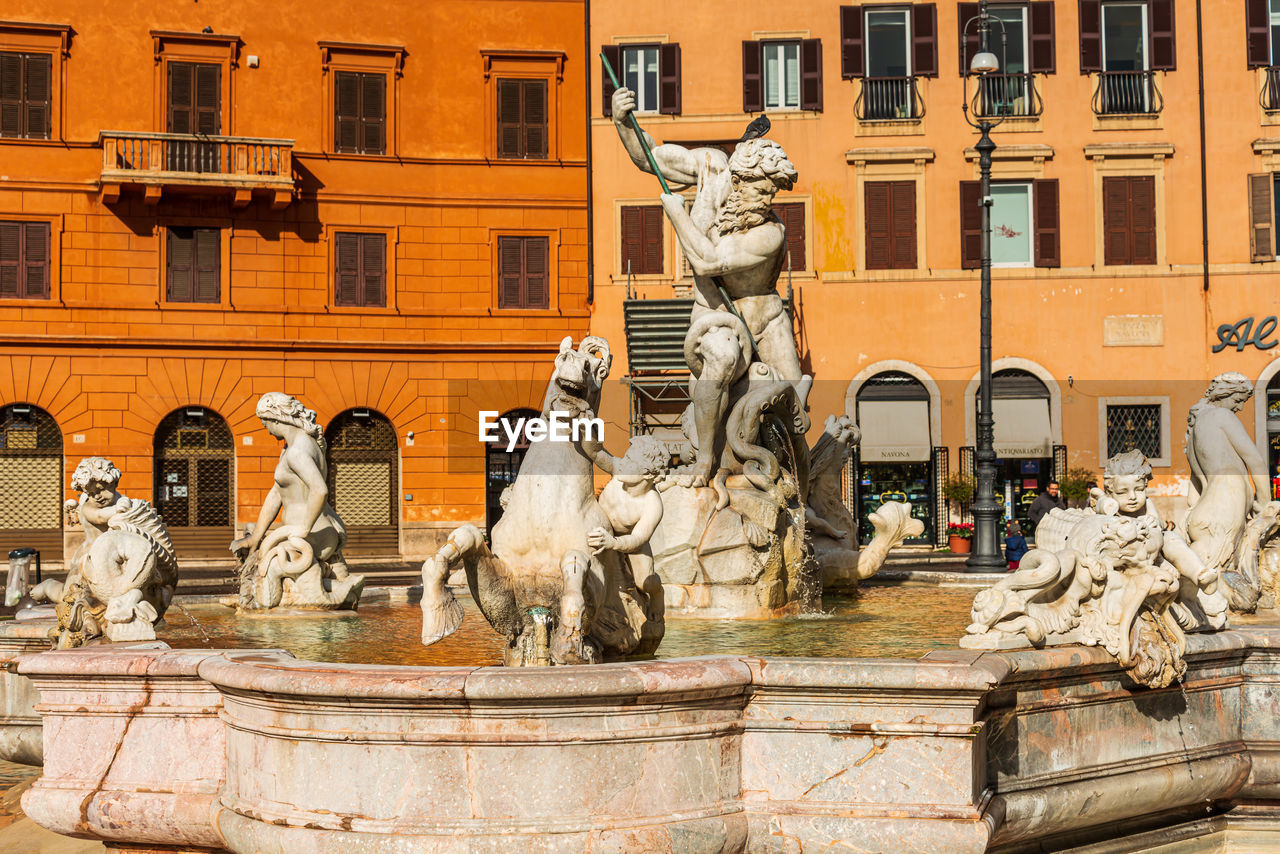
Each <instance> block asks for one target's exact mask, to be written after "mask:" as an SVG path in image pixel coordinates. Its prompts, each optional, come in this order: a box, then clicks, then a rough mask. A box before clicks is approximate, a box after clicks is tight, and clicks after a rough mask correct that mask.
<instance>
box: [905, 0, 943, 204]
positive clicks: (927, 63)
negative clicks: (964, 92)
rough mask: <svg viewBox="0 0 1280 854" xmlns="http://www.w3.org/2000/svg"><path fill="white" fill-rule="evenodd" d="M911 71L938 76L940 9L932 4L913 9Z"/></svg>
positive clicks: (925, 75) (919, 74)
mask: <svg viewBox="0 0 1280 854" xmlns="http://www.w3.org/2000/svg"><path fill="white" fill-rule="evenodd" d="M911 70H912V72H913V73H914V74H915V76H916V77H937V76H938V7H937V6H935V5H934V4H932V3H917V4H916V5H914V6H912V7H911ZM913 186H914V185H913Z"/></svg>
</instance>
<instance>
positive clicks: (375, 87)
mask: <svg viewBox="0 0 1280 854" xmlns="http://www.w3.org/2000/svg"><path fill="white" fill-rule="evenodd" d="M386 150H387V77H386V75H385V74H361V75H360V152H361V153H362V154H385V153H386Z"/></svg>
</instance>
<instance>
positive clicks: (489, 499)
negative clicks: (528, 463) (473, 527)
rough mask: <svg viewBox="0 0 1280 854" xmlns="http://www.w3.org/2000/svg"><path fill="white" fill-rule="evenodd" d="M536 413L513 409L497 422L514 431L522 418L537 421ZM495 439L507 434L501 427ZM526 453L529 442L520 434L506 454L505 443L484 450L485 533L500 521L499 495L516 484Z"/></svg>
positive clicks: (487, 446)
mask: <svg viewBox="0 0 1280 854" xmlns="http://www.w3.org/2000/svg"><path fill="white" fill-rule="evenodd" d="M538 415H539V413H538V410H536V409H512V410H511V411H510V412H504V413H503V414H502V415H501V416H500V417H499V419H498V420H499V422H502V421H506V422H508V423H509V424H510V425H511V429H512V430H514V429H515V425H516V423H517V422H518V421H520V419H522V418H537V417H538ZM498 435H499V436H501V437H505V436H506V435H507V433H506V432H505V431H504V429H503V428H502V427H499V428H498ZM527 450H529V442H528V441H527V440H526V439H525V437H524V433H523V432H521V434H520V439H519V441H518V442H517V443H516V446H515V447H514V448H512V449H511V450H510V451H508V450H507V441H506V439H505V438H504V439H503V440H502V441H500V442H491V443H489V444H486V445H485V446H484V521H485V529H486V530H487V531H490V532H492V531H493V526H494V525H496V524H498V520H499V519H501V518H502V491H503V490H504V489H506V488H507V487H508V486H510V485H511V484H513V483H515V480H516V475H518V474H519V473H520V464H521V463H522V462H524V454H525V451H527Z"/></svg>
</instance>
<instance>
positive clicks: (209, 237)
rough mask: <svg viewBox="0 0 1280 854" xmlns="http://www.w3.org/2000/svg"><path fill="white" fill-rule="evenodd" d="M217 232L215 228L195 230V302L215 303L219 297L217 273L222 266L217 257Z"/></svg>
mask: <svg viewBox="0 0 1280 854" xmlns="http://www.w3.org/2000/svg"><path fill="white" fill-rule="evenodd" d="M218 237H219V231H218V229H216V228H197V229H196V230H195V238H196V240H195V244H196V253H195V254H196V258H195V261H196V275H195V279H196V282H195V301H196V302H217V301H218V299H219V297H220V296H221V293H220V287H219V284H220V283H219V279H220V276H219V273H220V269H221V266H222V264H221V263H220V262H221V259H220V258H219V257H218V256H219V252H218Z"/></svg>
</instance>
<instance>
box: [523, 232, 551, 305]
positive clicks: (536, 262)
mask: <svg viewBox="0 0 1280 854" xmlns="http://www.w3.org/2000/svg"><path fill="white" fill-rule="evenodd" d="M521 242H522V243H523V244H524V293H525V299H524V307H525V308H549V307H550V305H551V301H550V288H549V287H548V281H549V279H550V270H549V267H550V258H549V257H548V255H549V252H548V247H549V245H550V241H548V240H547V238H545V237H526V238H524V239H523V240H522V241H521Z"/></svg>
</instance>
